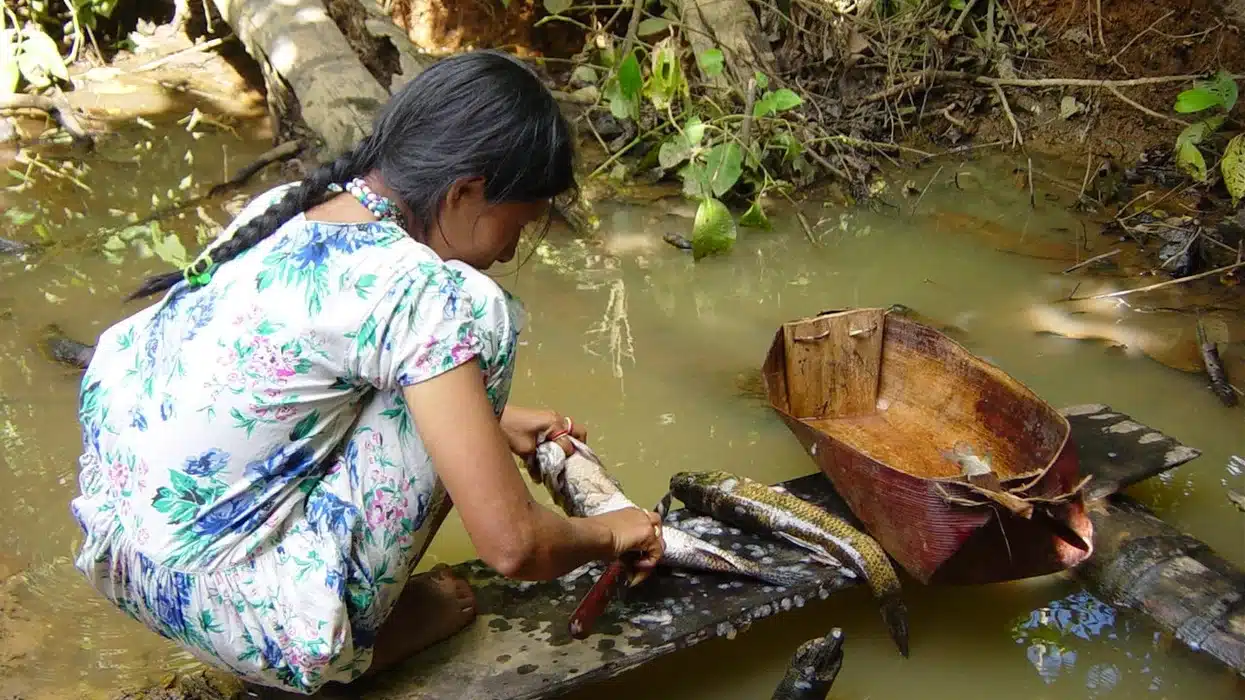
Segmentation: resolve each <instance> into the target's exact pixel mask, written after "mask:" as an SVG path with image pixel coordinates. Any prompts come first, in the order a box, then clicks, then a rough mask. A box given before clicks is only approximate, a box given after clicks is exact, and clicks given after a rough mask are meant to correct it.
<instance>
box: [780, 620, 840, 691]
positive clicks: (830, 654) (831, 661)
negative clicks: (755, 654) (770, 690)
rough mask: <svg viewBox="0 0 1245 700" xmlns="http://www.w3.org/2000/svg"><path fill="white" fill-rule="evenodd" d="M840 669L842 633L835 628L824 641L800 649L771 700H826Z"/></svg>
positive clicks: (817, 641)
mask: <svg viewBox="0 0 1245 700" xmlns="http://www.w3.org/2000/svg"><path fill="white" fill-rule="evenodd" d="M841 668H843V630H841V629H839V628H838V627H835V628H834V629H832V630H830V633H829V634H827V635H826V636H824V637H815V638H813V639H810V640H808V641H807V642H804V643H803V644H801V645H800V647H799V648H798V649H796V650H795V654H793V655H792V657H791V663H790V665H788V666H787V673H786V674H784V675H783V677H782V680H781V681H779V683H778V687H777V688H774V695H773V696H772V697H771V698H770V700H826V695H827V694H828V693H829V692H830V686H832V685H834V679H835V678H837V677H838V675H839V669H841Z"/></svg>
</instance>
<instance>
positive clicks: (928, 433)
mask: <svg viewBox="0 0 1245 700" xmlns="http://www.w3.org/2000/svg"><path fill="white" fill-rule="evenodd" d="M762 373H763V376H764V382H765V391H766V394H767V397H768V400H769V403H770V406H771V407H772V408H773V409H774V410H775V411H776V412H777V413H778V414H779V416H780V417H781V418H782V420H783V421H784V422H785V423H786V425H787V427H788V428H789V429H790V430H791V431H792V432H793V433H794V434H795V436H796V437H797V438H798V439H799V441H800V443H801V444H802V445H803V446H804V449H805V450H806V451H807V452H808V453H809V455H810V456H811V457H812V459H813V460H814V461H815V462H816V463H817V465H818V467H819V468H820V469H821V471H822V473H823V474H824V475H825V476H826V477H828V479H829V480H830V482H831V483H832V484H833V486H834V489H835V490H836V491H837V492H838V493H839V494H840V495H841V496H842V497H843V499H844V500H845V501H846V503H847V505H848V507H849V508H850V509H851V510H852V513H853V514H854V515H855V516H856V518H858V519H859V520H860V522H861V523H862V524H863V525H864V527H865V528H866V530H867V531H868V532H869V533H870V534H871V535H872V536H873V537H874V538H875V539H877V540H878V542H879V543H880V544H881V545H882V547H883V548H884V549H885V550H886V551H887V553H888V554H889V555H890V556H891V557H893V558H894V559H895V560H896V561H897V562H898V563H899V565H900V566H902V567H903V568H904V570H905V571H907V572H908V573H909V574H910V575H911V576H913V577H914V578H916V579H917V580H918V581H920V582H921V583H923V584H955V585H959V584H982V583H995V582H1000V581H1011V580H1017V579H1024V578H1031V577H1035V576H1043V575H1047V574H1052V573H1056V572H1059V571H1064V570H1067V569H1070V568H1072V567H1074V566H1076V565H1078V564H1080V563H1081V562H1082V561H1084V560H1085V559H1087V558H1088V557H1089V556H1090V554H1091V553H1092V546H1090V545H1089V544H1088V543H1091V542H1092V539H1093V524H1092V522H1091V521H1090V519H1089V517H1088V516H1087V514H1086V512H1085V503H1084V494H1083V493H1082V492H1081V490H1080V486H1081V485H1083V481H1082V477H1081V475H1080V466H1079V459H1078V456H1077V449H1076V444H1075V442H1074V441H1073V440H1070V439H1069V437H1070V434H1071V427H1070V425H1069V423H1068V419H1067V418H1066V417H1064V416H1063V415H1061V414H1060V413H1059V411H1057V410H1056V409H1055V408H1053V407H1052V406H1050V405H1049V404H1047V403H1046V402H1045V401H1043V400H1042V399H1041V398H1039V397H1038V396H1037V395H1036V394H1034V393H1033V392H1032V391H1031V390H1029V389H1028V388H1027V387H1025V386H1024V385H1023V384H1021V383H1020V382H1018V381H1017V380H1015V379H1014V378H1012V377H1010V376H1008V375H1007V374H1006V373H1005V372H1003V371H1002V370H1001V369H999V368H998V367H995V366H994V365H992V364H990V363H988V362H986V361H985V360H983V359H981V358H979V357H977V356H975V355H973V354H972V353H970V352H969V351H968V350H967V349H965V348H964V347H963V346H961V345H959V344H958V343H956V342H955V341H954V340H952V339H950V338H949V337H948V336H946V335H945V334H943V333H941V332H939V331H937V330H935V329H933V328H931V327H929V326H927V325H924V324H922V323H919V322H917V321H913V320H911V319H907V318H903V317H901V316H896V315H893V314H889V313H887V312H886V311H885V310H883V309H853V310H850V311H834V312H825V313H823V314H820V315H818V316H816V317H813V318H808V319H800V320H796V321H792V322H789V323H786V324H783V325H782V326H781V327H780V328H779V329H778V331H777V332H776V333H775V336H774V339H773V342H772V344H771V345H770V348H769V352H768V354H767V356H766V358H765V362H764V364H763V366H762ZM965 448H967V449H969V450H971V454H974V455H977V456H979V457H981V458H983V459H985V461H986V463H987V464H988V465H989V467H990V472H989V473H987V474H985V475H984V476H981V475H978V476H975V477H974V478H973V479H972V481H973V483H971V484H970V483H968V482H969V480H970V479H969V478H966V476H965V474H966V472H967V471H971V470H966V469H965V468H964V467H963V466H962V463H959V462H957V461H955V459H954V454H955V453H956V451H958V450H963V449H965ZM976 464H978V465H980V462H977V463H976ZM978 471H979V470H978ZM983 478H985V479H989V480H990V481H991V484H992V485H991V486H989V487H986V488H982V482H981V479H983ZM992 494H993V495H992ZM1060 532H1062V533H1065V534H1063V535H1062V536H1061V535H1060V534H1058V533H1060ZM1078 539H1079V542H1078ZM1070 542H1077V543H1078V544H1077V546H1074V545H1073V544H1071V543H1070Z"/></svg>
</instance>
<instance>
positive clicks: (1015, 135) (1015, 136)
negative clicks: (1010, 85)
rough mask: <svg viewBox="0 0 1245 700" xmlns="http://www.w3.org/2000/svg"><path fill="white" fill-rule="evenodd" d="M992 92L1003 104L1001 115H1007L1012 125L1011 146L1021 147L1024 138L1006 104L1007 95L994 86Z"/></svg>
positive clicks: (1009, 107)
mask: <svg viewBox="0 0 1245 700" xmlns="http://www.w3.org/2000/svg"><path fill="white" fill-rule="evenodd" d="M994 91H995V92H997V93H998V95H999V100H1000V101H1002V103H1003V114H1005V115H1007V121H1008V122H1009V123H1010V124H1011V125H1012V145H1013V146H1015V145H1016V144H1017V143H1019V144H1020V145H1021V146H1023V145H1025V137H1024V136H1022V135H1021V133H1020V125H1019V124H1017V123H1016V115H1014V114H1012V107H1011V105H1009V104H1007V95H1004V94H1003V88H1002V87H1000V86H999V85H997V84H996V85H995V86H994ZM1030 170H1032V168H1030Z"/></svg>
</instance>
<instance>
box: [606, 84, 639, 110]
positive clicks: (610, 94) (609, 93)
mask: <svg viewBox="0 0 1245 700" xmlns="http://www.w3.org/2000/svg"><path fill="white" fill-rule="evenodd" d="M605 99H607V100H609V103H610V114H612V115H614V118H616V119H638V118H639V116H640V102H639V100H637V99H634V98H628V97H627V96H626V95H624V94H623V92H622V88H621V87H620V86H619V84H618V81H617V80H612V81H610V84H609V86H608V87H606V88H605Z"/></svg>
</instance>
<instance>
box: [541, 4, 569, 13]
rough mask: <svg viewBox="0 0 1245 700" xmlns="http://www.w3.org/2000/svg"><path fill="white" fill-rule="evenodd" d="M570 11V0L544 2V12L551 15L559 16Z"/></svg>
mask: <svg viewBox="0 0 1245 700" xmlns="http://www.w3.org/2000/svg"><path fill="white" fill-rule="evenodd" d="M569 9H571V0H545V11H547V12H548V13H549V14H551V15H560V14H562V13H563V12H566V11H567V10H569Z"/></svg>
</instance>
